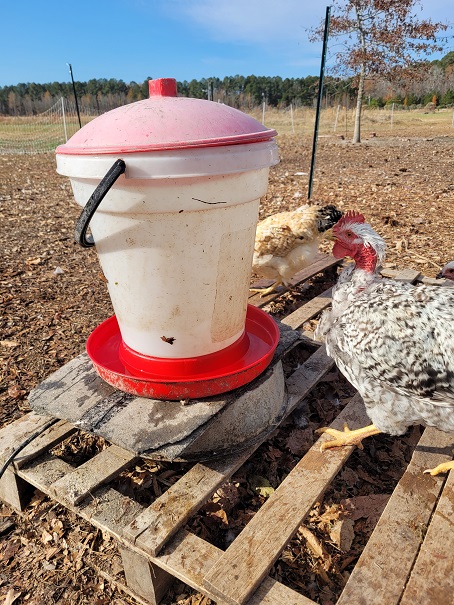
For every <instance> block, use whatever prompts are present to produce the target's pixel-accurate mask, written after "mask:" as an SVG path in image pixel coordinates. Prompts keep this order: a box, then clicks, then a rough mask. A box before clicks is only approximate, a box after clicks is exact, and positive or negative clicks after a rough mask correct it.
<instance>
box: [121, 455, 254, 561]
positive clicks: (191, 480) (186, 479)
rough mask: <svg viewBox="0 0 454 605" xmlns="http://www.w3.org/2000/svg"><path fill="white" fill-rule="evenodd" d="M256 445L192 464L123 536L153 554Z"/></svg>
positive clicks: (127, 528)
mask: <svg viewBox="0 0 454 605" xmlns="http://www.w3.org/2000/svg"><path fill="white" fill-rule="evenodd" d="M258 445H259V444H256V445H255V446H253V447H251V448H249V449H247V450H246V451H243V452H241V453H240V454H237V455H236V456H229V457H228V458H223V459H221V460H214V461H213V462H207V463H205V464H196V465H195V466H193V467H192V468H191V469H190V470H189V471H188V472H187V473H186V474H185V475H183V477H181V479H179V481H177V482H176V483H175V484H174V485H172V486H171V487H169V489H168V490H167V491H166V492H164V494H162V496H160V497H159V498H158V499H157V500H155V501H154V502H153V504H151V506H149V507H148V508H147V509H146V510H145V511H144V512H143V513H142V514H141V515H139V516H138V517H137V518H135V519H134V521H133V522H132V523H131V524H130V525H129V526H128V527H126V528H125V529H124V532H123V534H124V536H125V537H126V538H128V539H129V540H131V542H132V544H135V545H136V546H138V547H139V548H140V549H141V550H143V551H145V552H147V553H149V554H151V555H153V556H155V555H156V554H157V553H158V552H159V550H160V549H161V548H162V546H163V545H164V544H165V543H166V542H167V541H168V540H169V538H170V537H171V536H173V535H174V534H175V533H176V532H177V531H178V530H179V529H180V528H181V527H182V526H183V525H184V524H185V523H186V522H187V521H188V519H189V518H190V517H191V515H192V514H194V512H195V511H197V510H198V509H199V508H200V506H202V504H204V503H205V502H206V500H207V499H208V498H209V497H210V496H211V494H212V493H213V492H214V491H216V489H217V488H218V487H219V486H220V485H222V484H223V483H224V482H225V481H226V480H227V478H229V477H230V476H231V475H232V474H233V473H234V472H235V471H236V470H237V469H238V468H240V466H241V465H242V464H243V463H244V462H245V461H246V460H247V459H248V458H249V457H250V456H251V455H252V453H253V452H254V450H255V449H256V448H257V447H258Z"/></svg>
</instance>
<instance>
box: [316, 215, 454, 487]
mask: <svg viewBox="0 0 454 605" xmlns="http://www.w3.org/2000/svg"><path fill="white" fill-rule="evenodd" d="M333 236H334V239H335V240H336V241H335V244H334V247H333V255H334V256H335V257H336V258H342V257H345V256H349V257H351V258H352V259H353V260H354V261H355V263H354V264H353V263H352V264H351V266H350V267H347V268H346V269H344V271H343V272H342V273H341V275H340V276H339V280H338V283H337V284H336V286H335V287H334V289H333V303H332V310H330V311H327V312H325V313H324V314H323V315H322V317H321V319H320V322H319V324H318V326H317V329H316V334H315V336H316V338H317V339H318V340H322V341H324V342H325V343H326V350H327V353H328V355H329V356H330V357H332V358H333V359H334V361H335V362H336V365H337V366H338V368H339V370H340V371H341V372H342V373H343V374H344V375H345V377H346V378H347V379H348V380H349V381H350V383H351V384H352V385H353V386H354V387H355V388H356V389H357V391H358V392H359V393H360V395H361V396H362V398H363V400H364V404H365V406H366V411H367V414H368V416H369V418H370V419H371V420H372V422H373V424H372V425H370V426H368V427H365V428H361V429H357V430H353V431H349V430H348V428H347V427H346V429H345V431H344V432H342V431H336V430H334V429H330V428H323V429H320V432H327V433H328V434H330V435H331V436H333V437H334V438H335V439H334V441H328V442H325V443H324V444H323V446H322V449H326V448H329V447H336V446H341V445H351V444H356V445H359V444H360V443H361V441H362V439H364V437H367V436H369V435H374V434H377V433H380V432H384V433H388V434H390V435H402V434H403V433H404V432H405V431H406V429H407V428H408V427H409V426H411V425H414V424H422V425H424V426H433V427H436V428H438V429H440V430H443V431H454V330H453V326H454V289H452V288H444V287H437V286H424V285H420V286H412V285H410V284H403V283H399V282H395V281H391V280H386V279H381V278H380V277H379V275H377V273H376V267H377V264H379V263H381V262H382V261H383V258H384V255H385V242H384V240H383V239H382V238H381V237H380V236H379V235H378V234H377V233H376V232H375V231H374V230H373V229H372V228H371V226H370V225H368V224H367V223H365V220H364V216H363V215H362V214H358V213H356V212H348V213H347V214H345V215H344V217H342V219H341V220H340V221H339V222H338V223H337V225H336V226H335V227H334V229H333ZM451 468H454V461H452V462H448V463H444V464H442V465H439V466H437V467H436V468H435V469H431V470H429V471H427V472H430V473H431V474H434V475H435V474H438V473H440V472H444V471H446V470H449V469H451Z"/></svg>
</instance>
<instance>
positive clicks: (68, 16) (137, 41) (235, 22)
mask: <svg viewBox="0 0 454 605" xmlns="http://www.w3.org/2000/svg"><path fill="white" fill-rule="evenodd" d="M327 5H329V2H320V1H318V2H317V1H315V0H91V1H88V0H78V1H77V2H62V1H61V0H60V1H59V2H57V1H55V0H43V1H42V2H39V1H38V0H3V1H2V2H1V3H0V16H1V21H2V34H1V37H0V86H6V85H10V84H18V83H21V82H37V83H41V84H44V83H47V82H69V81H70V75H69V71H68V66H67V63H71V64H72V68H73V74H74V79H75V80H79V81H83V82H86V81H88V80H90V79H92V78H107V79H109V78H115V79H118V80H124V81H125V82H127V83H129V82H131V81H136V82H143V81H144V80H145V79H147V78H148V77H152V78H162V77H166V78H176V79H177V80H179V81H183V80H188V81H190V80H192V79H193V78H195V79H197V80H200V79H201V78H209V77H211V76H215V77H219V78H223V77H225V76H233V75H236V74H239V75H243V76H247V75H252V74H254V75H257V76H281V77H283V78H286V77H289V78H297V77H305V76H307V75H318V73H319V70H320V55H321V46H322V44H321V42H320V43H317V44H310V43H309V42H308V39H307V28H310V27H313V26H315V25H317V24H318V23H319V22H320V21H322V20H323V19H324V17H325V11H326V6H327ZM422 9H423V10H422V13H419V12H418V15H420V14H422V15H423V16H424V17H425V18H431V19H432V20H434V21H443V22H451V23H454V2H453V0H423V1H422ZM451 34H454V30H453V29H451ZM449 50H454V40H452V39H451V42H450V44H449V47H448V49H447V50H446V52H448V51H449ZM443 54H445V53H442V54H441V55H438V56H437V55H434V56H432V57H431V58H440V56H443ZM329 64H330V55H329V54H328V58H327V65H328V67H329Z"/></svg>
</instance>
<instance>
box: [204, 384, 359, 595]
mask: <svg viewBox="0 0 454 605" xmlns="http://www.w3.org/2000/svg"><path fill="white" fill-rule="evenodd" d="M367 422H368V418H367V415H366V411H365V408H364V404H363V403H362V400H361V398H360V397H359V395H356V396H355V397H354V398H353V399H352V400H351V401H350V402H349V404H348V405H347V406H346V407H345V408H344V409H343V410H342V412H341V413H340V414H339V416H338V417H337V418H336V419H335V421H334V422H333V423H332V425H331V426H332V427H334V428H337V429H340V430H341V429H342V428H343V426H344V423H347V424H348V425H349V426H350V428H357V427H361V426H364V425H365V424H366V423H367ZM326 440H330V437H329V436H328V435H326V434H324V435H322V437H321V438H320V439H319V440H318V441H317V442H316V443H315V444H314V445H313V446H312V447H311V448H310V450H309V451H308V452H307V454H306V455H305V456H304V457H303V458H302V459H301V460H300V462H299V463H298V464H297V465H296V466H295V468H294V469H292V471H291V472H290V473H289V475H288V476H287V477H286V479H285V480H284V481H283V483H281V485H280V486H279V487H278V488H277V490H276V491H275V492H274V493H273V494H272V495H271V496H270V497H269V498H268V500H267V501H266V502H265V504H264V505H263V506H262V508H261V509H260V510H259V511H258V512H257V513H256V515H255V516H254V517H253V518H252V519H251V521H250V522H249V523H248V524H247V525H246V527H245V528H244V529H243V531H242V532H241V533H240V535H239V536H238V537H237V538H236V539H235V540H234V542H233V543H232V544H231V545H230V546H229V548H228V549H227V550H226V552H225V553H224V554H223V555H222V556H221V557H220V558H219V560H218V561H217V562H216V563H215V565H214V566H213V567H212V568H211V569H210V571H209V572H208V574H207V575H206V576H205V577H204V579H203V585H204V586H205V587H207V588H208V589H209V590H210V591H211V592H212V593H213V594H214V595H215V596H216V597H220V598H221V599H222V600H224V601H225V602H226V603H228V604H229V605H241V604H242V603H245V602H246V600H247V599H248V598H249V597H250V596H251V594H252V593H253V592H254V591H255V590H256V588H257V587H258V586H259V584H260V582H261V581H262V580H263V578H264V577H265V575H266V574H267V572H268V570H269V569H270V568H271V567H272V565H273V564H274V563H275V561H276V560H277V559H278V558H279V556H280V553H281V552H282V550H283V549H284V548H285V545H286V544H287V542H288V541H289V540H290V539H291V537H292V536H293V534H294V533H295V532H296V530H297V529H298V527H299V526H300V525H301V523H302V522H303V520H304V518H305V517H306V515H307V514H308V512H309V511H310V509H311V508H312V506H313V505H314V503H315V502H316V501H317V499H319V498H320V497H321V495H322V494H323V493H324V491H325V490H326V489H327V487H328V486H329V483H330V481H331V480H332V479H333V478H334V477H335V475H336V474H337V473H338V471H339V469H340V468H341V467H342V465H343V464H344V462H345V461H346V460H347V458H348V457H349V456H350V454H351V453H352V451H353V450H354V446H348V447H345V448H336V449H332V450H328V451H325V452H321V451H320V444H321V443H322V442H323V441H326ZM232 578H234V579H235V580H234V581H232Z"/></svg>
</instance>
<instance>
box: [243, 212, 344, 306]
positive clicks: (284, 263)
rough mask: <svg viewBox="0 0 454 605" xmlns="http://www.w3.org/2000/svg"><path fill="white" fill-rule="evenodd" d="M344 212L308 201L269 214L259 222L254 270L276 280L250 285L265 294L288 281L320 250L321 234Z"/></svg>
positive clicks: (254, 289) (309, 262)
mask: <svg viewBox="0 0 454 605" xmlns="http://www.w3.org/2000/svg"><path fill="white" fill-rule="evenodd" d="M341 216H342V212H341V211H340V210H338V209H337V208H336V207H335V206H333V205H331V204H329V205H327V206H323V207H321V206H315V205H311V206H309V205H305V206H301V207H300V208H297V209H296V210H291V211H288V212H278V213H277V214H273V215H271V216H268V217H267V218H265V219H264V220H263V221H260V222H259V224H258V225H257V231H256V236H255V245H254V258H253V262H252V270H253V271H254V273H256V274H257V275H259V276H260V277H265V278H268V279H274V280H276V281H275V283H274V284H273V285H272V286H270V287H269V288H261V289H259V288H251V291H252V292H260V293H261V294H262V296H265V295H266V294H270V293H271V292H273V291H274V290H275V289H276V288H277V287H278V286H280V285H281V284H283V285H284V286H287V285H288V283H289V281H290V280H291V279H292V277H293V276H294V275H295V273H298V271H301V269H304V267H307V266H308V265H310V264H312V263H313V262H314V260H315V257H316V255H317V253H318V248H319V243H320V236H321V234H322V233H324V232H325V231H327V230H328V229H331V227H332V226H333V225H335V224H336V223H337V221H338V220H339V219H340V217H341Z"/></svg>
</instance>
